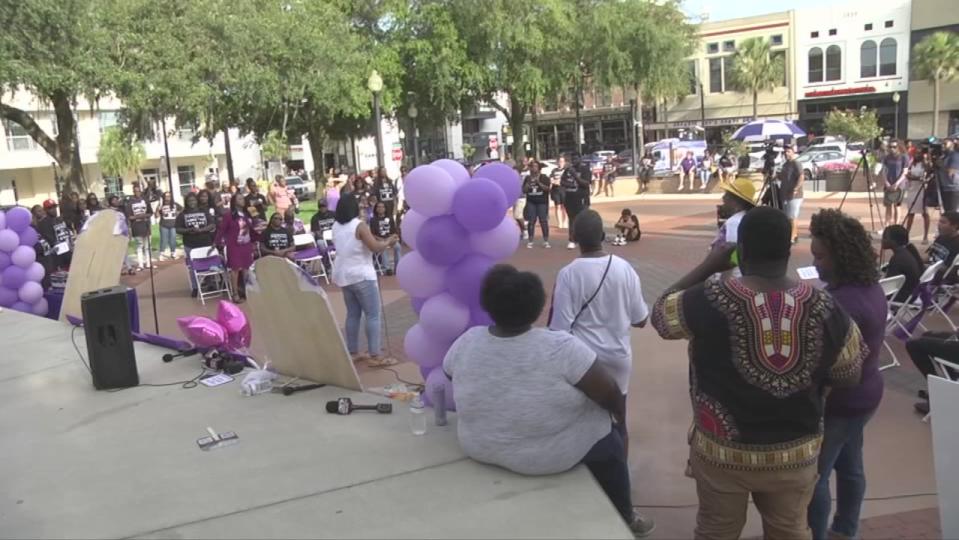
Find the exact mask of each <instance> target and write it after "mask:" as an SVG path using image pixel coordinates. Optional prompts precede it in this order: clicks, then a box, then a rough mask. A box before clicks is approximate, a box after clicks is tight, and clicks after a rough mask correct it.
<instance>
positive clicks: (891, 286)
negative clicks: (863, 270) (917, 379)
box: [879, 276, 906, 371]
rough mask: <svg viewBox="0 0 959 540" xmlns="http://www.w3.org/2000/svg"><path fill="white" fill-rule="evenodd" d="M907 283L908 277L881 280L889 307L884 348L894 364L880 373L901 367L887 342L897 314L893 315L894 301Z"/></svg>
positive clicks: (880, 283) (887, 366)
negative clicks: (890, 326)
mask: <svg viewBox="0 0 959 540" xmlns="http://www.w3.org/2000/svg"><path fill="white" fill-rule="evenodd" d="M905 283H906V276H893V277H888V278H885V279H880V280H879V285H880V286H881V287H882V292H883V294H885V295H886V302H887V303H888V305H889V308H888V311H887V313H886V336H885V337H884V338H883V340H882V344H883V346H884V347H885V348H886V350H887V351H889V356H890V357H892V362H890V363H889V364H886V365H884V366H880V367H879V371H882V370H884V369H888V368H891V367H896V366H900V365H902V364H900V363H899V358H897V357H896V353H895V352H893V350H892V347H890V346H889V342H888V341H887V340H888V338H889V324H890V322H892V321H893V319H894V317H895V314H894V313H893V307H892V304H893V301H894V300H895V298H896V295H898V294H899V291H900V290H901V289H902V286H903V285H904V284H905Z"/></svg>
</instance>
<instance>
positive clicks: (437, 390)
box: [431, 384, 447, 426]
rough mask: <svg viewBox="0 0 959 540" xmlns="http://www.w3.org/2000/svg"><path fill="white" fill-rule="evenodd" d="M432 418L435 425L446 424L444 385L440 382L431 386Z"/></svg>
mask: <svg viewBox="0 0 959 540" xmlns="http://www.w3.org/2000/svg"><path fill="white" fill-rule="evenodd" d="M431 399H432V400H433V420H434V422H435V423H436V425H437V426H445V425H446V423H447V422H446V387H445V386H443V385H442V384H438V385H436V387H434V388H433V395H432V396H431Z"/></svg>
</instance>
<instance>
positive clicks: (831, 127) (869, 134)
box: [825, 109, 882, 142]
mask: <svg viewBox="0 0 959 540" xmlns="http://www.w3.org/2000/svg"><path fill="white" fill-rule="evenodd" d="M825 127H826V133H829V134H830V135H841V136H843V137H845V138H846V140H847V141H849V142H861V141H867V142H868V141H871V140H873V139H875V138H876V137H878V136H879V135H881V134H882V128H880V127H879V117H878V116H876V112H875V111H873V110H868V109H867V110H860V111H858V112H853V111H840V110H835V111H831V112H829V113H828V114H827V115H826V119H825Z"/></svg>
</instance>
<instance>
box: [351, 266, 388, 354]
mask: <svg viewBox="0 0 959 540" xmlns="http://www.w3.org/2000/svg"><path fill="white" fill-rule="evenodd" d="M343 301H344V302H345V303H346V348H347V349H349V350H350V354H356V353H358V352H359V351H360V318H361V317H362V316H364V315H365V316H366V340H367V342H368V343H369V352H370V355H371V356H379V354H380V352H381V351H380V289H379V287H377V283H376V280H366V281H361V282H359V283H354V284H353V285H347V286H346V287H343Z"/></svg>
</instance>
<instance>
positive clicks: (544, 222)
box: [523, 199, 549, 242]
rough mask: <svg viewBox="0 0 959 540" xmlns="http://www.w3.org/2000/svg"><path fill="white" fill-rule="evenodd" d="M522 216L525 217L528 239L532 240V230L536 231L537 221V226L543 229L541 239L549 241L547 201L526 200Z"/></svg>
mask: <svg viewBox="0 0 959 540" xmlns="http://www.w3.org/2000/svg"><path fill="white" fill-rule="evenodd" d="M523 217H524V218H525V219H526V232H528V233H529V241H530V242H532V241H533V236H534V234H533V233H534V232H536V222H537V221H539V228H540V230H542V231H543V240H545V241H547V242H549V203H548V202H546V201H543V202H532V201H530V200H529V199H527V200H526V209H525V210H524V211H523Z"/></svg>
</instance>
